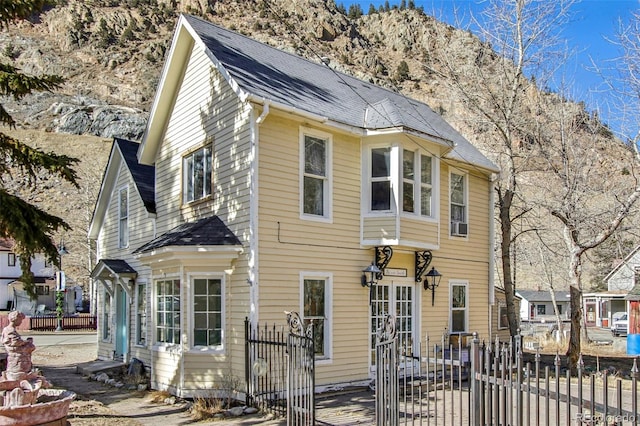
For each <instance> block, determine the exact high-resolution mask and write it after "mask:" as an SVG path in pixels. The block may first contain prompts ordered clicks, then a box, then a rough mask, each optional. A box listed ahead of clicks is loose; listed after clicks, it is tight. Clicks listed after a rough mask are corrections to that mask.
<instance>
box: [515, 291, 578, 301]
mask: <svg viewBox="0 0 640 426" xmlns="http://www.w3.org/2000/svg"><path fill="white" fill-rule="evenodd" d="M516 293H517V294H519V295H520V297H522V298H523V299H524V300H526V301H528V302H551V293H549V292H548V291H537V290H517V291H516ZM555 296H556V302H566V301H568V300H569V292H568V291H556V292H555Z"/></svg>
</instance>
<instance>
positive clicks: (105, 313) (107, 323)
mask: <svg viewBox="0 0 640 426" xmlns="http://www.w3.org/2000/svg"><path fill="white" fill-rule="evenodd" d="M102 294H103V297H104V303H103V304H102V306H103V309H102V340H103V341H105V342H108V341H109V339H110V338H111V320H110V317H111V295H110V294H109V292H107V291H106V290H105V291H104V292H103V293H102Z"/></svg>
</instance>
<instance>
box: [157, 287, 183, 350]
mask: <svg viewBox="0 0 640 426" xmlns="http://www.w3.org/2000/svg"><path fill="white" fill-rule="evenodd" d="M156 343H171V344H178V343H180V281H179V280H159V281H156Z"/></svg>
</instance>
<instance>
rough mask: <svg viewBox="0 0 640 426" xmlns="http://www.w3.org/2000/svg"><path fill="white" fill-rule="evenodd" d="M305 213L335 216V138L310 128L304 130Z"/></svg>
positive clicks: (303, 193) (302, 208) (302, 136)
mask: <svg viewBox="0 0 640 426" xmlns="http://www.w3.org/2000/svg"><path fill="white" fill-rule="evenodd" d="M300 139H301V148H300V151H301V153H302V159H301V163H302V164H301V166H302V167H301V175H302V176H301V181H302V191H301V193H302V197H301V203H302V206H301V210H302V215H303V216H306V217H316V218H330V216H331V138H330V136H329V135H328V134H324V133H321V132H317V131H311V130H309V129H303V130H302V132H301V138H300Z"/></svg>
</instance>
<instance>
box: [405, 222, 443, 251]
mask: <svg viewBox="0 0 640 426" xmlns="http://www.w3.org/2000/svg"><path fill="white" fill-rule="evenodd" d="M438 232H439V226H438V224H437V223H434V222H427V221H425V220H418V219H412V218H406V217H403V218H401V219H400V244H402V245H410V244H406V243H405V241H407V242H408V241H410V242H412V243H422V244H425V243H427V244H433V245H437V244H438V242H439V238H438Z"/></svg>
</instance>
